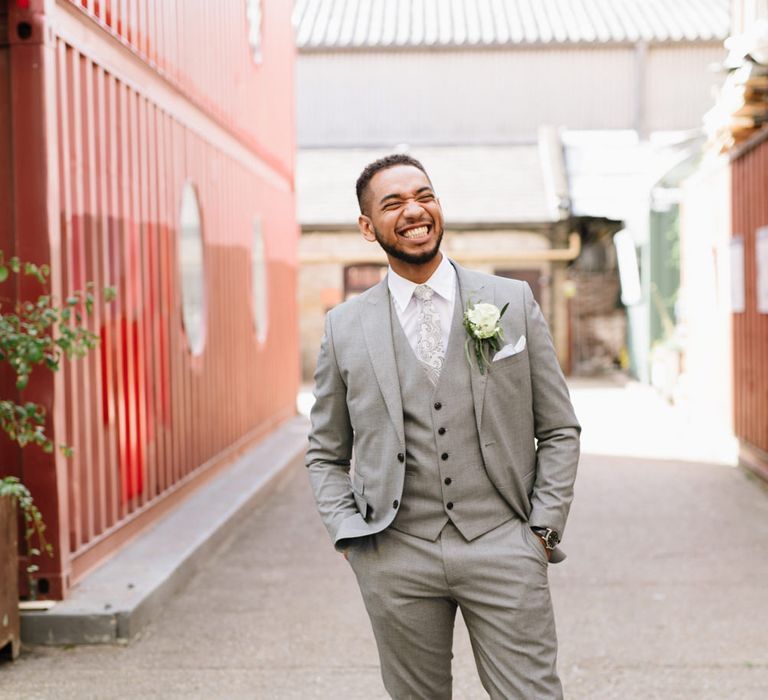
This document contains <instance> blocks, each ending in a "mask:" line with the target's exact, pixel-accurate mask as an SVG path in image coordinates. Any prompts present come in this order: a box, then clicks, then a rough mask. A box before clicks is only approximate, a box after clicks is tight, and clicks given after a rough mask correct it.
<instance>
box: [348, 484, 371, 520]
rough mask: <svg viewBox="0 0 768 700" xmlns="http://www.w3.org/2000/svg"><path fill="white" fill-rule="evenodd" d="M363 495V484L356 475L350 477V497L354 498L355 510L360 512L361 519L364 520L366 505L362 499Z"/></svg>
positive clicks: (366, 511) (366, 510) (366, 512)
mask: <svg viewBox="0 0 768 700" xmlns="http://www.w3.org/2000/svg"><path fill="white" fill-rule="evenodd" d="M364 493H365V482H364V481H363V479H362V478H361V477H360V476H359V475H358V474H353V475H352V496H354V499H355V505H356V506H357V510H358V511H360V515H362V516H363V519H365V516H366V515H367V514H368V503H367V501H366V500H365V498H363V494H364Z"/></svg>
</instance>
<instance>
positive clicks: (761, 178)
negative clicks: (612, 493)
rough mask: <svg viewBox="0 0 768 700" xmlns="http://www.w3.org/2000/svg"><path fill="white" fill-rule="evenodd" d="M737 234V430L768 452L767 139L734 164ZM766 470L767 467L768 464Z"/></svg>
mask: <svg viewBox="0 0 768 700" xmlns="http://www.w3.org/2000/svg"><path fill="white" fill-rule="evenodd" d="M732 168H733V178H732V183H733V184H732V188H733V189H732V195H733V213H732V215H733V221H732V223H733V233H734V234H735V235H741V236H743V238H744V268H745V269H744V291H745V302H746V303H745V310H744V312H743V313H738V314H734V316H733V344H734V352H733V355H734V393H735V396H734V410H735V416H734V418H735V431H736V434H737V436H738V437H739V438H740V440H741V441H742V442H743V443H746V444H747V445H748V446H749V447H751V448H757V452H758V453H759V452H762V453H763V454H766V453H768V314H764V313H758V311H757V260H756V238H757V237H756V232H757V229H759V228H760V227H762V226H768V140H766V139H765V138H762V139H758V141H757V142H755V143H754V144H752V145H751V146H747V147H746V148H745V149H743V150H742V151H741V152H740V153H739V155H738V156H737V157H736V158H734V160H733V162H732ZM766 467H768V464H767V465H766Z"/></svg>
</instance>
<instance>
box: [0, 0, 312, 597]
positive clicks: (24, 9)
mask: <svg viewBox="0 0 768 700" xmlns="http://www.w3.org/2000/svg"><path fill="white" fill-rule="evenodd" d="M3 4H5V3H4V2H3V1H2V0H0V15H2V14H6V16H7V27H8V36H7V37H6V38H5V39H3V38H2V37H0V91H7V93H8V95H9V97H10V99H9V100H8V101H7V104H6V101H5V100H3V101H2V103H0V117H2V118H0V160H2V161H4V162H3V164H0V198H7V203H8V206H7V207H6V208H5V209H0V247H2V249H3V250H5V251H6V254H9V253H11V252H13V253H15V254H18V255H19V256H20V257H22V258H23V259H27V260H33V261H35V262H49V263H50V265H51V268H52V270H53V275H52V287H53V291H54V292H55V293H57V294H59V295H61V294H62V293H66V292H70V291H72V290H75V289H82V288H83V287H84V286H85V283H86V282H87V281H89V280H92V281H94V282H95V283H96V287H97V288H101V287H104V286H107V285H110V286H114V287H115V288H116V289H117V294H118V296H117V301H116V302H113V303H111V304H97V306H96V310H95V313H94V315H93V316H92V317H91V318H90V319H89V321H88V324H89V327H90V328H91V329H92V330H93V331H94V332H96V333H98V334H99V336H100V338H101V347H100V349H99V350H97V351H95V352H93V353H91V355H90V356H89V357H88V358H87V359H85V360H81V361H74V362H68V363H66V364H65V366H64V368H63V370H62V371H61V372H60V373H59V374H57V375H55V376H46V375H44V374H42V373H41V372H40V371H38V375H37V376H33V382H32V384H31V385H30V388H29V389H28V390H27V391H26V392H25V398H29V399H30V400H39V401H41V402H43V403H44V404H46V405H47V406H48V407H49V411H50V418H51V421H50V426H49V433H50V434H51V435H52V437H54V439H55V441H56V442H57V443H61V442H64V443H67V444H69V445H71V446H72V447H73V448H74V450H75V456H74V457H73V458H71V459H64V458H63V457H62V456H61V455H60V454H57V455H53V456H50V455H44V454H42V453H41V452H40V451H39V450H36V448H28V449H27V450H25V451H24V452H23V453H20V452H19V451H17V450H14V449H13V448H12V447H10V446H9V445H7V443H4V444H3V454H4V455H6V459H5V462H6V463H7V464H10V465H12V466H11V467H10V471H16V472H18V473H20V474H21V475H22V476H23V478H24V480H25V482H26V483H28V484H29V486H30V488H31V489H32V490H33V493H34V494H35V496H36V498H37V500H38V501H39V502H40V504H41V507H42V510H43V512H44V515H45V517H46V520H47V521H48V523H49V528H50V530H49V531H50V534H51V539H52V540H53V543H54V545H55V548H56V556H55V559H54V560H51V561H44V562H43V570H42V572H41V575H42V577H43V578H44V579H46V581H47V582H48V584H49V585H50V594H51V595H52V596H61V595H63V594H65V593H66V589H67V588H68V587H69V586H70V585H71V584H72V583H73V582H75V581H76V580H77V579H78V578H80V577H82V575H83V574H84V573H85V572H86V571H88V570H89V569H90V568H92V567H93V566H94V565H95V564H97V563H98V562H99V561H102V560H103V558H104V557H105V556H108V555H109V554H110V553H112V552H113V551H115V549H116V548H117V547H119V545H120V544H121V543H122V542H123V541H125V540H126V539H127V538H129V537H131V536H133V535H134V534H135V533H136V532H137V531H139V530H140V529H141V528H143V527H145V526H146V525H147V524H148V523H149V522H151V521H152V520H153V519H156V518H157V517H158V516H159V515H160V514H161V513H162V512H163V510H165V509H167V508H168V507H170V505H171V504H172V503H173V502H174V501H175V499H178V498H180V497H182V496H183V495H184V493H185V491H186V490H188V489H189V488H191V487H192V486H194V484H195V482H200V481H201V480H202V478H203V477H204V475H205V474H206V473H210V472H211V470H212V469H215V468H216V466H217V465H220V464H221V463H222V462H223V461H224V459H225V458H226V456H227V455H229V454H231V453H232V451H233V450H234V449H241V448H242V447H244V446H245V445H247V444H249V443H250V442H252V441H253V440H255V439H258V438H259V437H260V436H263V434H264V433H265V432H267V431H268V430H269V429H270V428H272V427H274V426H275V425H276V424H277V423H279V422H280V421H282V420H284V419H286V418H287V417H289V416H291V415H293V413H294V406H295V396H296V390H297V386H298V336H297V326H298V323H297V309H296V294H295V291H294V290H295V284H296V265H297V244H298V228H297V225H296V221H295V213H294V194H293V162H294V154H293V151H294V129H293V93H292V91H293V56H294V49H293V36H292V29H291V24H290V12H291V7H290V5H291V3H286V2H282V0H269V1H267V2H263V3H262V6H263V12H262V37H263V42H262V49H261V53H262V58H261V62H255V61H254V59H253V56H252V51H251V47H250V46H249V42H248V24H247V22H246V9H245V5H246V4H245V3H244V2H242V3H241V2H234V3H197V2H195V3H187V2H181V1H180V0H168V2H149V1H148V0H122V1H116V0H113V1H112V2H104V1H103V0H102V1H101V2H96V1H94V0H81V1H79V2H78V1H75V0H72V1H71V2H69V1H66V0H59V1H58V2H55V3H44V2H43V0H30V1H29V2H25V1H24V0H11V2H10V3H8V4H7V7H6V8H5V9H6V10H7V12H6V13H3V8H2V5H3ZM44 10H45V11H44ZM24 23H26V24H27V26H28V27H29V32H27V31H26V30H22V28H21V25H22V24H24ZM27 33H28V34H29V35H28V36H24V35H25V34H27ZM6 137H10V139H8V138H6ZM185 183H190V184H191V185H192V186H193V188H194V190H195V192H196V194H197V197H198V202H199V207H200V215H201V224H202V232H203V241H204V269H205V287H204V290H205V291H204V295H205V306H206V316H205V341H204V346H203V350H202V352H201V353H200V354H199V355H193V354H192V353H191V352H190V349H189V345H188V342H187V338H186V335H185V333H184V329H183V323H182V310H181V295H180V287H181V282H180V275H179V256H178V233H179V215H180V205H181V193H182V188H183V187H184V185H185ZM3 188H5V191H2V190H3ZM9 192H10V194H9ZM0 202H3V203H5V200H3V199H0ZM257 221H258V222H259V223H260V226H261V230H262V232H263V238H264V248H265V255H266V259H267V265H266V271H267V282H268V307H267V316H268V326H267V327H268V331H267V334H266V338H265V340H264V341H263V342H260V341H259V339H258V338H257V335H256V328H255V322H254V309H253V305H252V303H251V281H252V280H251V253H252V250H251V249H252V236H253V229H254V226H255V223H256V222H257ZM33 286H34V285H31V284H29V283H25V284H24V287H25V289H21V290H19V293H20V294H22V295H24V294H30V293H33V292H34V291H35V290H34V289H33ZM2 388H3V389H5V390H7V389H8V383H7V377H6V378H5V384H4V385H3V387H2Z"/></svg>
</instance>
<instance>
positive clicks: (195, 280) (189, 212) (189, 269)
mask: <svg viewBox="0 0 768 700" xmlns="http://www.w3.org/2000/svg"><path fill="white" fill-rule="evenodd" d="M180 228H181V231H180V235H179V267H180V270H179V272H180V274H181V315H182V320H183V323H184V331H185V333H186V334H187V342H188V343H189V348H190V350H191V351H192V354H193V355H199V354H200V353H201V352H202V350H203V344H204V340H205V269H204V265H203V257H204V256H203V234H202V229H201V226H200V207H199V205H198V200H197V193H196V192H195V188H194V187H193V185H192V183H191V182H186V183H185V184H184V189H183V190H182V193H181V215H180Z"/></svg>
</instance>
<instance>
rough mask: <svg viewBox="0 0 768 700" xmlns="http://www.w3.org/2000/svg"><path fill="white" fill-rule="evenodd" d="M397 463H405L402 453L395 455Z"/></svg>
mask: <svg viewBox="0 0 768 700" xmlns="http://www.w3.org/2000/svg"><path fill="white" fill-rule="evenodd" d="M397 461H398V462H405V455H404V454H403V453H402V452H398V453H397Z"/></svg>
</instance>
